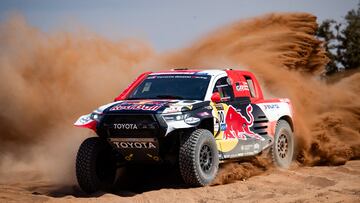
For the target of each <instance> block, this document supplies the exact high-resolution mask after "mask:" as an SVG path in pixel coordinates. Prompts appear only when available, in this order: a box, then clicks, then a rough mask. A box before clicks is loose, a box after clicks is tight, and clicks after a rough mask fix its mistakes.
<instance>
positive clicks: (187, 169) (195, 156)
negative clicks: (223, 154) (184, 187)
mask: <svg viewBox="0 0 360 203" xmlns="http://www.w3.org/2000/svg"><path fill="white" fill-rule="evenodd" d="M218 154H219V152H218V149H217V146H216V142H215V138H214V135H213V134H212V133H211V132H210V131H209V130H206V129H197V130H194V131H193V132H191V133H188V134H186V135H184V136H183V137H182V138H181V142H180V151H179V166H180V173H181V176H182V178H183V180H184V182H185V183H186V184H189V185H191V186H205V185H208V184H210V183H211V182H212V181H213V180H214V179H215V177H216V174H217V171H218V168H219V155H218Z"/></svg>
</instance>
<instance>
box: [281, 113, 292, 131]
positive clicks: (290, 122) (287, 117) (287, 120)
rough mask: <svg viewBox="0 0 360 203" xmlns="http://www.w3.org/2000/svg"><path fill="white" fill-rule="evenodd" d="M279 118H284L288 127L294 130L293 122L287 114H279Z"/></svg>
mask: <svg viewBox="0 0 360 203" xmlns="http://www.w3.org/2000/svg"><path fill="white" fill-rule="evenodd" d="M279 120H284V121H286V122H288V123H289V125H290V128H291V131H292V132H294V123H293V120H292V118H291V117H290V116H288V115H284V116H281V117H280V118H279Z"/></svg>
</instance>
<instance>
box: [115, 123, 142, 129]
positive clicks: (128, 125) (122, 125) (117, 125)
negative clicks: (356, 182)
mask: <svg viewBox="0 0 360 203" xmlns="http://www.w3.org/2000/svg"><path fill="white" fill-rule="evenodd" d="M113 125H114V129H117V130H136V129H138V127H137V125H136V124H133V123H114V124H113Z"/></svg>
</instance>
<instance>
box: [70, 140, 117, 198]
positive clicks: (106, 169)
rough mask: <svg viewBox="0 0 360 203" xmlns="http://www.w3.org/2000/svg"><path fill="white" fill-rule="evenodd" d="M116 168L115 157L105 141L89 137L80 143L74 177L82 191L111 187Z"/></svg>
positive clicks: (90, 191) (91, 191)
mask: <svg viewBox="0 0 360 203" xmlns="http://www.w3.org/2000/svg"><path fill="white" fill-rule="evenodd" d="M116 170H117V167H116V161H115V157H114V155H113V153H112V151H111V148H110V146H109V145H108V143H107V142H106V141H104V140H103V139H101V138H99V137H91V138H88V139H86V140H85V141H84V142H83V143H82V144H81V145H80V148H79V151H78V153H77V157H76V177H77V180H78V183H79V186H80V188H81V189H82V190H83V191H84V192H86V193H93V192H96V191H98V190H109V189H111V188H112V186H113V184H114V181H115V176H116Z"/></svg>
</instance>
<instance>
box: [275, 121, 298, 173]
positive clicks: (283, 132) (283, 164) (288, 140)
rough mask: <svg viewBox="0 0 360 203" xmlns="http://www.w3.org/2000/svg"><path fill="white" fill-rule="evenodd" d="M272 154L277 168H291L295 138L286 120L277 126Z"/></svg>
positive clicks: (279, 122)
mask: <svg viewBox="0 0 360 203" xmlns="http://www.w3.org/2000/svg"><path fill="white" fill-rule="evenodd" d="M271 154H272V158H273V161H274V164H275V165H276V166H278V167H280V168H289V166H290V164H291V162H292V159H293V155H294V136H293V132H292V130H291V127H290V125H289V123H288V122H287V121H285V120H279V121H278V123H277V125H276V131H275V139H274V144H273V146H272V150H271Z"/></svg>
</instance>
